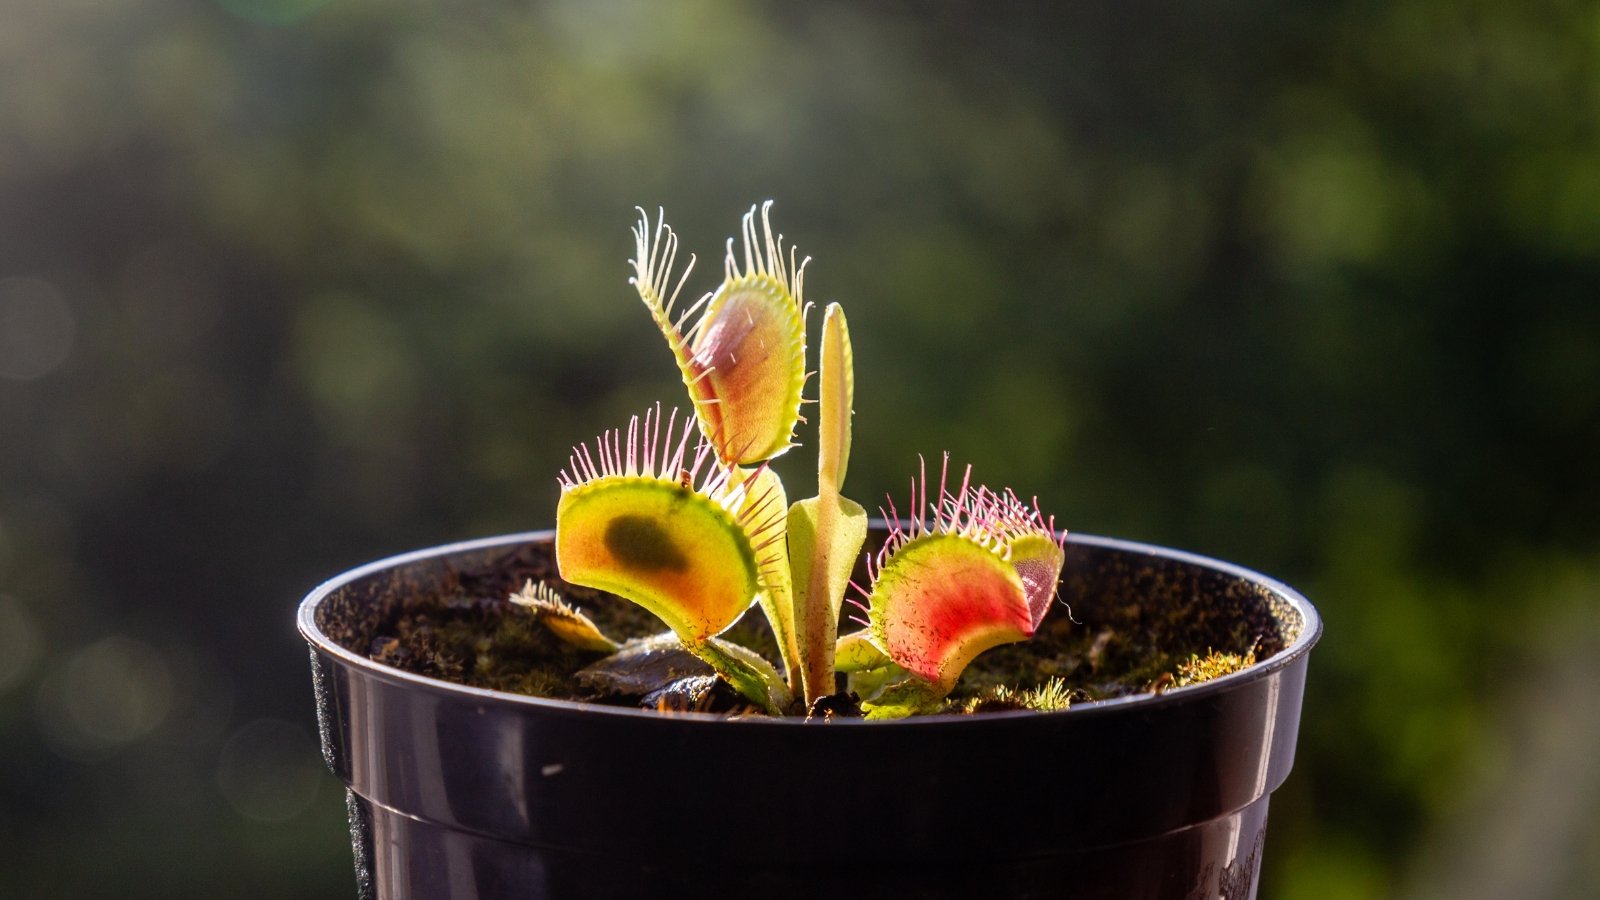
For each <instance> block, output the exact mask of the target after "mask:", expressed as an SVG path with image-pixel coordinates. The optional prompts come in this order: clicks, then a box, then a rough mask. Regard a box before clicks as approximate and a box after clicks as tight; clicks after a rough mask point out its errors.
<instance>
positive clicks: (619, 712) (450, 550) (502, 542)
mask: <svg viewBox="0 0 1600 900" xmlns="http://www.w3.org/2000/svg"><path fill="white" fill-rule="evenodd" d="M872 524H873V525H875V526H881V525H882V524H883V523H882V522H881V521H879V520H873V522H872ZM554 538H555V531H554V530H552V529H544V530H539V531H524V532H517V533H515V534H505V535H498V536H495V537H487V538H477V539H474V540H467V541H458V542H456V543H451V544H442V545H439V546H435V547H428V548H425V549H422V550H413V551H410V552H407V553H400V554H396V555H394V556H388V557H384V558H383V559H378V560H375V561H373V562H369V563H367V564H365V565H362V566H358V567H356V568H354V569H350V570H348V571H346V572H343V573H342V574H339V575H336V576H334V577H333V578H330V579H328V580H327V581H325V582H323V583H322V584H320V585H318V586H317V587H316V588H315V589H314V590H312V591H311V593H309V594H307V595H306V597H305V599H304V600H302V601H301V602H300V606H299V609H298V611H297V612H296V615H295V624H296V626H297V628H298V629H299V631H300V634H301V636H302V637H304V638H305V639H306V642H307V643H309V644H310V645H311V647H312V650H313V652H321V653H324V654H327V655H328V656H331V657H334V658H335V659H337V660H338V661H339V662H341V663H343V664H344V665H346V666H350V667H352V668H355V669H358V670H361V671H363V672H365V673H366V674H367V675H368V676H370V677H375V678H379V679H382V680H384V681H388V682H391V683H394V684H399V685H403V686H407V687H411V688H415V689H419V690H424V691H428V692H431V693H440V694H447V695H454V696H466V697H474V698H477V699H479V700H481V701H483V702H485V703H490V702H493V703H512V704H520V705H525V706H528V707H531V708H532V709H537V710H540V711H541V712H544V713H547V714H554V715H584V716H597V715H598V716H617V717H620V718H623V719H637V720H640V721H653V722H673V723H682V722H705V723H713V722H715V723H721V724H723V725H724V726H738V727H766V728H792V727H803V726H807V725H810V724H812V723H810V722H808V720H807V719H805V718H803V717H800V716H751V717H745V718H734V719H730V718H728V717H726V716H721V715H716V714H713V713H695V712H684V713H673V714H671V715H664V714H662V713H659V712H655V711H652V710H646V709H633V708H630V707H625V706H609V705H606V704H600V703H584V702H582V701H578V700H556V699H553V698H550V697H533V696H529V695H527V694H514V693H510V692H507V691H495V690H490V689H488V688H479V687H471V686H469V685H464V684H457V683H456V682H452V681H444V680H441V679H437V678H430V677H428V676H426V675H417V674H414V673H411V672H404V671H401V670H399V669H395V668H392V667H390V666H385V665H382V664H381V663H376V662H373V661H372V660H371V659H368V658H367V657H365V656H361V655H359V654H356V653H352V652H351V651H349V650H346V649H345V648H344V647H341V646H340V645H339V644H337V643H335V642H334V641H333V640H332V639H330V638H329V637H328V636H327V635H326V634H324V633H323V632H322V629H320V628H318V627H317V623H316V611H317V607H318V606H320V605H321V603H322V601H323V600H325V599H327V597H328V596H329V595H330V594H332V593H333V592H334V591H337V590H339V589H340V588H343V587H345V586H346V585H349V584H351V583H353V582H356V581H358V580H360V579H362V578H365V577H367V576H370V575H375V574H377V573H379V572H382V571H384V570H387V569H393V568H398V567H400V566H404V565H409V564H413V563H418V562H423V561H426V560H431V559H436V558H438V557H443V556H451V555H455V554H458V553H471V552H475V551H481V550H489V549H493V548H496V547H503V546H507V545H511V544H521V543H531V542H535V541H548V540H553V539H554ZM1067 543H1070V544H1081V545H1084V546H1089V547H1100V548H1104V549H1108V550H1118V551H1122V552H1126V553H1142V554H1147V555H1151V556H1159V557H1163V558H1166V559H1170V560H1173V561H1175V562H1180V563H1186V564H1189V565H1195V566H1201V567H1204V568H1208V569H1212V570H1214V571H1217V572H1221V573H1223V574H1226V575H1232V576H1234V577H1236V578H1241V579H1244V580H1247V581H1251V582H1254V583H1256V584H1259V585H1261V586H1262V587H1264V588H1266V589H1267V590H1269V591H1271V592H1273V593H1274V594H1276V595H1277V596H1278V597H1279V598H1280V599H1282V600H1283V601H1284V602H1285V603H1287V604H1288V605H1289V606H1291V607H1292V608H1293V609H1294V610H1295V612H1296V613H1298V614H1299V615H1300V619H1301V627H1300V633H1299V634H1298V635H1296V637H1295V639H1294V640H1293V641H1291V642H1290V643H1289V645H1288V646H1286V647H1284V648H1283V649H1282V650H1280V651H1279V652H1277V653H1274V654H1273V655H1271V656H1269V657H1267V658H1266V659H1263V660H1259V661H1258V662H1256V664H1255V665H1253V666H1250V667H1249V668H1246V669H1241V670H1239V671H1237V672H1233V673H1230V674H1227V675H1222V676H1219V677H1217V678H1213V679H1211V680H1210V681H1206V682H1203V683H1201V684H1196V685H1190V686H1188V687H1179V688H1171V689H1169V690H1167V691H1164V692H1162V693H1160V694H1149V693H1141V694H1131V695H1128V696H1126V697H1116V698H1113V699H1110V700H1097V701H1089V702H1086V703H1083V704H1081V705H1074V706H1072V707H1071V708H1069V709H1064V710H1059V711H1057V712H1035V711H1032V710H1015V711H1008V712H994V713H985V714H983V715H979V716H973V715H961V714H955V713H941V714H936V715H926V716H910V717H907V718H903V719H890V720H887V721H882V720H878V721H868V720H865V719H850V718H835V719H831V720H829V722H828V725H829V727H844V728H873V729H897V728H926V727H932V726H939V727H944V728H951V727H981V725H982V723H984V722H994V721H1015V720H1018V719H1045V720H1058V719H1060V717H1062V716H1072V717H1074V718H1085V717H1089V716H1099V715H1109V714H1113V713H1116V712H1118V711H1121V710H1125V709H1128V708H1129V707H1139V708H1141V709H1157V708H1162V707H1166V706H1171V705H1174V704H1179V703H1190V702H1196V701H1200V700H1203V699H1204V698H1205V697H1208V696H1211V695H1214V694H1218V693H1222V692H1225V691H1230V690H1233V689H1235V688H1238V687H1241V686H1243V685H1246V684H1249V683H1250V682H1253V681H1255V680H1257V679H1260V678H1266V677H1269V676H1271V675H1272V674H1273V673H1275V672H1277V671H1279V670H1281V669H1284V668H1287V667H1288V666H1290V665H1292V664H1293V663H1294V662H1295V661H1296V660H1298V659H1299V658H1300V657H1302V656H1304V655H1306V654H1307V653H1308V652H1309V651H1310V650H1311V648H1312V646H1313V645H1315V644H1316V643H1317V640H1318V639H1319V638H1320V637H1321V636H1322V617H1321V616H1320V615H1319V614H1318V613H1317V609H1316V607H1315V606H1312V605H1311V601H1309V600H1307V599H1306V598H1305V596H1304V595H1302V594H1301V593H1300V592H1299V591H1296V590H1295V589H1294V588H1291V587H1289V586H1288V585H1286V584H1284V583H1283V582H1281V581H1278V580H1277V579H1275V578H1271V577H1269V576H1266V575H1263V574H1261V573H1260V572H1256V571H1254V570H1252V569H1247V568H1245V567H1244V566H1239V565H1235V564H1233V563H1230V562H1225V561H1223V560H1219V559H1214V558H1212V557H1208V556H1202V555H1200V554H1198V553H1191V552H1189V551H1187V550H1175V549H1173V548H1170V547H1162V546H1158V545H1155V544H1146V543H1141V542H1138V541H1129V540H1123V539H1121V538H1109V537H1101V536H1099V535H1090V534H1079V533H1076V532H1069V533H1068V534H1067Z"/></svg>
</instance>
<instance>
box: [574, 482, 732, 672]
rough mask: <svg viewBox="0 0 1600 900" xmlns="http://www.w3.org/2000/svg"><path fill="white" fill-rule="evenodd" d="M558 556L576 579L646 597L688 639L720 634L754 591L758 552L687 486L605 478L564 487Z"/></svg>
mask: <svg viewBox="0 0 1600 900" xmlns="http://www.w3.org/2000/svg"><path fill="white" fill-rule="evenodd" d="M556 564H557V566H558V567H559V568H560V570H561V577H562V578H564V579H566V580H567V581H569V582H572V583H573V584H581V585H584V586H585V587H592V588H595V589H597V590H602V591H610V592H611V593H613V594H617V595H618V596H621V597H625V598H627V599H628V600H632V601H633V602H635V603H637V604H639V605H640V606H643V607H644V608H645V609H648V610H650V611H651V612H653V613H655V614H656V615H657V616H659V617H660V618H661V620H662V621H663V622H665V623H667V625H668V627H670V628H671V629H672V630H673V631H674V632H676V633H677V634H678V636H679V637H681V638H682V639H683V640H684V641H685V642H686V643H688V642H694V641H700V640H704V639H705V638H708V637H710V636H712V635H715V634H720V633H721V632H722V631H724V630H726V629H727V628H728V626H730V625H732V624H733V623H734V622H735V621H737V620H738V618H739V616H740V615H742V614H743V613H744V611H745V610H746V609H748V608H749V607H750V604H751V602H752V601H753V600H754V599H755V596H756V590H757V587H758V582H757V572H756V556H755V551H754V550H753V548H752V547H751V545H750V539H749V537H748V536H747V535H746V534H745V532H744V530H743V529H742V528H741V527H740V526H739V523H738V522H737V521H736V520H735V518H734V517H733V515H732V514H730V513H729V512H728V511H727V510H726V509H724V508H722V507H721V506H719V505H718V504H717V503H716V502H714V501H712V500H711V499H709V498H707V497H706V496H705V495H703V494H701V493H699V492H697V491H695V490H694V489H692V488H689V487H685V486H683V485H682V484H679V483H676V482H669V481H662V480H658V479H653V478H648V477H633V478H629V477H626V476H622V477H610V478H604V479H601V480H599V481H596V482H593V483H591V484H586V485H582V486H579V487H576V488H573V489H570V490H567V491H564V492H562V496H561V502H560V504H559V505H558V506H557V508H556Z"/></svg>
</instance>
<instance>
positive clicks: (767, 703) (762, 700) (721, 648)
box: [684, 638, 794, 716]
mask: <svg viewBox="0 0 1600 900" xmlns="http://www.w3.org/2000/svg"><path fill="white" fill-rule="evenodd" d="M684 647H685V648H686V649H687V650H688V651H689V652H690V653H693V654H694V655H695V656H698V657H700V658H701V659H702V660H705V662H706V664H707V665H709V666H710V667H711V668H713V669H715V670H716V672H717V674H718V675H720V676H722V678H723V680H724V681H726V682H728V683H729V684H731V685H733V689H734V690H736V691H738V692H739V693H740V694H741V695H743V696H744V698H745V699H746V700H749V701H750V702H751V703H754V704H756V705H757V706H759V707H761V708H762V709H763V710H764V711H766V712H767V713H768V714H770V715H774V716H781V715H783V714H784V711H785V710H786V709H788V707H789V704H790V703H793V702H794V696H793V695H792V694H790V693H789V688H788V686H787V685H785V684H784V683H783V676H781V675H779V674H778V670H777V669H774V668H773V667H772V664H771V663H769V662H767V661H766V660H765V659H762V658H761V656H760V655H759V654H757V653H756V652H755V651H753V650H749V649H746V648H744V647H741V646H739V645H738V644H735V643H732V642H730V641H724V640H719V639H718V638H708V639H707V640H704V641H700V642H697V643H688V642H685V643H684Z"/></svg>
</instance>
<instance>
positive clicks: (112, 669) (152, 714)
mask: <svg viewBox="0 0 1600 900" xmlns="http://www.w3.org/2000/svg"><path fill="white" fill-rule="evenodd" d="M172 699H173V678H172V671H171V668H170V667H169V666H168V665H167V661H166V660H165V659H164V658H163V657H162V656H161V654H160V653H159V652H157V651H156V649H155V648H153V647H151V646H150V645H149V644H146V643H144V642H143V641H140V640H137V639H134V638H131V637H126V636H123V635H113V636H111V637H108V638H105V639H104V640H101V641H98V642H96V643H94V644H91V645H89V646H88V647H85V648H84V649H82V650H80V651H78V652H77V653H76V654H74V655H73V656H72V658H71V659H69V660H67V662H66V663H65V664H64V665H62V666H60V667H59V668H57V669H55V670H54V671H52V672H51V673H50V674H49V675H47V676H46V677H45V680H44V682H43V684H41V685H40V690H39V716H40V725H41V726H42V728H43V730H44V733H45V734H46V735H47V736H48V737H49V738H50V739H51V742H52V743H53V744H54V745H55V746H56V749H57V750H59V751H61V752H62V753H64V754H65V755H67V756H69V757H76V758H82V757H94V756H98V755H99V754H101V753H104V752H106V751H109V750H112V749H115V748H116V747H118V746H121V745H123V744H128V743H131V742H133V741H136V740H138V739H140V738H142V737H144V736H146V735H148V734H149V733H150V732H152V731H154V730H155V729H156V728H157V727H158V726H159V725H161V723H162V722H163V721H164V720H165V719H166V717H167V714H168V713H169V712H170V711H171V708H172Z"/></svg>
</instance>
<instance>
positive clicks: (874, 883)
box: [300, 533, 1321, 900]
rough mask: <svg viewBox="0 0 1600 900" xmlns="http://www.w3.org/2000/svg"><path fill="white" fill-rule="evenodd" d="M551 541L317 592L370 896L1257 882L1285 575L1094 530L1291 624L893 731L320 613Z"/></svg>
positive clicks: (1303, 643) (1102, 557)
mask: <svg viewBox="0 0 1600 900" xmlns="http://www.w3.org/2000/svg"><path fill="white" fill-rule="evenodd" d="M548 537H549V536H548V534H545V533H541V534H535V535H519V536H511V537H507V538H498V539H493V540H490V541H482V542H475V543H472V544H463V545H455V546H451V547H444V548H439V549H437V550H432V551H423V552H422V553H418V554H411V555H409V556H405V557H397V558H395V559H392V560H385V561H382V562H379V563H374V564H373V565H371V566H367V567H364V568H362V569H358V570H356V571H354V572H351V573H349V574H347V575H345V576H342V577H341V578H339V579H335V580H334V581H332V582H329V583H328V584H326V585H324V586H322V587H321V588H319V589H318V590H317V591H316V592H314V593H313V594H312V595H311V596H310V597H308V598H307V599H306V601H305V603H304V604H303V605H302V606H301V611H300V628H301V631H302V632H303V633H304V634H305V636H306V638H307V640H308V641H309V642H310V643H311V648H312V652H311V660H312V668H313V676H314V681H315V686H316V694H317V706H318V715H319V723H320V725H321V732H322V741H323V749H324V753H325V756H326V759H327V762H328V764H329V766H330V768H332V769H333V771H334V773H335V774H337V775H338V776H339V777H340V778H341V779H342V780H343V781H344V782H345V784H346V785H347V786H348V787H349V789H350V798H351V799H350V810H351V825H352V829H353V839H354V843H355V847H356V856H357V870H358V873H357V874H358V881H359V882H360V885H361V893H362V895H363V896H364V897H377V898H383V900H394V898H435V897H441V898H461V900H467V898H483V900H487V898H511V897H517V898H526V897H668V896H677V895H680V894H681V895H684V896H688V895H703V894H705V893H707V892H710V893H713V894H716V895H720V896H737V897H744V896H762V897H815V896H823V895H832V894H834V893H839V894H848V895H849V896H851V897H852V898H870V897H972V896H982V897H1002V896H1004V897H1080V898H1123V900H1132V898H1151V900H1165V898H1173V900H1188V898H1215V897H1227V898H1229V900H1239V898H1246V897H1254V896H1255V879H1256V873H1257V871H1258V868H1259V864H1260V855H1261V851H1262V847H1263V843H1264V840H1265V827H1266V811H1267V802H1268V795H1269V794H1270V793H1271V792H1272V791H1273V790H1274V789H1275V788H1277V787H1278V785H1280V784H1282V783H1283V780H1284V779H1285V778H1286V777H1287V776H1288V774H1289V769H1290V766H1291V764H1292V762H1293V759H1294V749H1295V734H1296V731H1297V728H1298V724H1299V717H1300V701H1301V695H1302V692H1303V687H1304V681H1305V671H1306V661H1307V654H1308V651H1309V649H1310V647H1311V645H1312V644H1313V643H1315V641H1316V639H1317V637H1318V635H1319V633H1320V629H1321V625H1320V621H1319V620H1318V618H1317V615H1316V612H1315V610H1313V609H1312V607H1311V606H1310V604H1309V603H1307V602H1306V601H1305V599H1304V598H1302V597H1300V596H1299V595H1298V594H1296V593H1295V592H1293V591H1291V590H1289V589H1288V588H1286V587H1284V586H1282V585H1280V584H1277V583H1276V582H1272V581H1271V580H1269V579H1265V578H1263V577H1262V576H1259V575H1256V574H1255V573H1251V572H1248V571H1246V570H1242V569H1239V568H1237V567H1233V566H1229V565H1227V564H1224V563H1218V562H1215V561H1212V560H1206V559H1204V558H1201V557H1196V556H1192V555H1189V554H1183V553H1178V552H1175V551H1169V550H1162V549H1159V548H1154V547H1147V546H1143V545H1137V544H1129V543H1125V542H1118V541H1108V540H1104V539H1098V538H1085V537H1076V536H1075V537H1074V538H1073V539H1072V540H1071V541H1070V542H1069V543H1068V550H1069V558H1068V564H1067V565H1068V568H1069V571H1073V570H1074V567H1076V569H1075V570H1076V571H1079V572H1089V573H1101V572H1104V573H1107V575H1106V577H1108V578H1109V577H1116V578H1121V579H1130V583H1133V582H1136V581H1138V580H1139V579H1140V578H1147V577H1148V576H1149V573H1151V572H1155V573H1158V574H1159V575H1160V576H1161V577H1164V578H1168V579H1169V580H1170V578H1172V577H1174V576H1181V577H1185V578H1193V579H1195V583H1196V584H1202V585H1213V586H1217V589H1226V590H1238V589H1248V590H1250V591H1255V592H1258V593H1259V594H1260V596H1262V597H1263V598H1265V601H1267V602H1270V603H1272V604H1273V606H1274V608H1275V609H1276V610H1277V614H1278V615H1279V616H1280V617H1286V618H1287V619H1288V620H1289V621H1290V630H1291V632H1292V633H1293V639H1292V640H1291V641H1289V642H1288V644H1287V646H1286V647H1285V648H1284V649H1283V650H1282V651H1280V652H1278V653H1277V654H1275V655H1273V656H1272V657H1270V658H1268V659H1265V660H1263V661H1262V662H1261V663H1259V664H1258V665H1256V666H1254V667H1252V668H1251V669H1248V670H1246V671H1243V672H1240V673H1236V674H1234V675H1230V676H1226V677H1224V678H1221V679H1218V680H1216V681H1213V682H1209V683H1207V684H1203V685H1198V686H1195V687H1191V688H1184V689H1181V690H1174V691H1169V692H1168V693H1166V694H1165V695H1162V696H1153V695H1146V696H1142V697H1137V698H1129V699H1123V700H1116V701H1109V702H1105V703H1099V704H1091V705H1085V706H1081V707H1077V708H1074V709H1072V710H1069V711H1066V712H1062V713H1052V714H1036V713H1007V714H997V715H989V716H982V717H926V718H921V719H911V720H904V721H899V722H886V723H878V722H873V723H867V722H859V721H846V722H834V723H831V724H815V723H813V724H807V723H804V722H801V721H798V720H769V719H747V720H738V721H724V720H721V719H717V718H714V717H708V716H699V715H677V716H665V715H660V714H657V713H651V712H641V711H634V710H628V709H619V708H614V707H595V706H588V705H584V704H575V703H564V702H558V701H549V700H539V699H534V698H527V697H520V696H515V695H509V694H501V693H497V692H492V691H483V690H476V689H472V688H465V687H461V686H458V685H451V684H447V683H445V682H440V681H436V680H432V679H428V678H422V677H417V676H413V675H408V674H405V673H401V672H398V671H396V670H393V669H389V668H386V667H383V666H379V665H377V664H374V663H372V662H370V661H368V660H366V659H364V658H362V657H360V656H359V655H356V654H352V653H350V652H348V651H347V650H345V649H343V648H341V647H339V646H337V645H336V644H334V643H333V642H331V641H329V640H328V639H327V638H326V637H325V636H324V635H323V634H322V632H321V630H320V629H319V628H318V627H317V614H318V608H319V605H320V604H322V603H323V602H324V601H325V600H326V599H327V598H328V597H329V596H330V595H334V594H335V593H336V592H337V593H339V594H340V595H341V599H342V600H343V601H346V602H350V601H353V602H358V603H359V602H378V601H379V600H380V599H381V598H382V597H383V595H384V593H385V592H386V591H393V590H396V589H400V586H403V585H407V584H410V585H415V584H416V583H418V582H419V580H426V579H428V578H430V577H432V573H436V572H439V571H442V569H443V566H444V565H445V564H447V563H448V564H449V565H452V566H455V567H458V568H471V567H472V566H474V565H483V564H486V563H487V561H488V560H490V559H492V558H494V557H495V556H496V554H497V553H499V552H502V551H503V550H504V548H505V547H506V546H508V545H511V544H515V543H519V542H523V541H533V540H547V539H548ZM1093 578H1094V576H1093V575H1091V576H1090V579H1091V581H1092V579H1093ZM1093 588H1094V585H1093V584H1092V583H1091V584H1089V585H1087V589H1090V590H1092V589H1093ZM1078 589H1080V590H1083V589H1086V586H1085V585H1083V584H1079V585H1078ZM1207 589H1209V588H1207ZM817 835H826V836H828V839H827V840H826V841H825V842H824V843H823V845H822V846H818V842H817V839H816V836H817Z"/></svg>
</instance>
